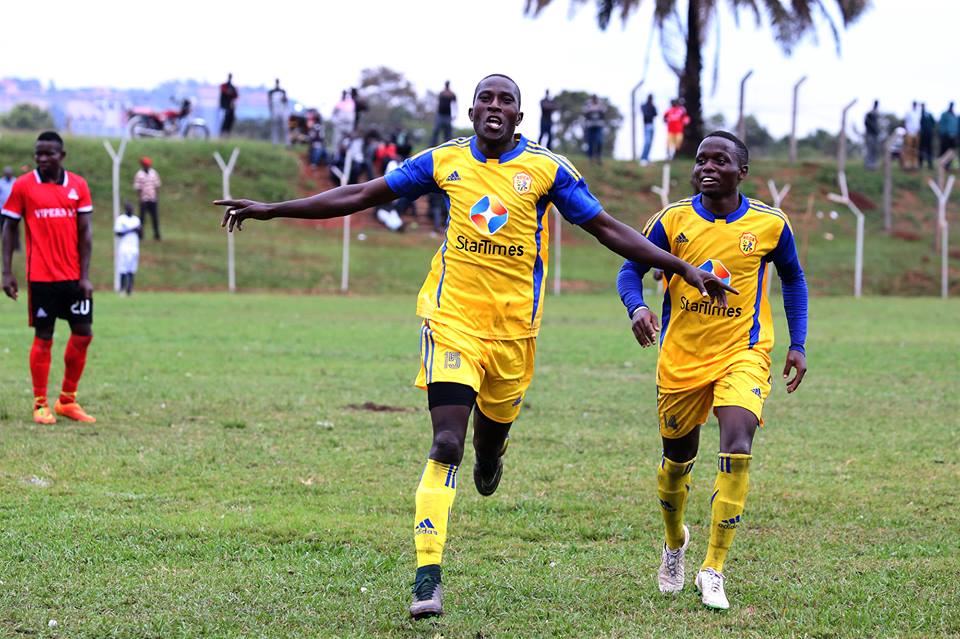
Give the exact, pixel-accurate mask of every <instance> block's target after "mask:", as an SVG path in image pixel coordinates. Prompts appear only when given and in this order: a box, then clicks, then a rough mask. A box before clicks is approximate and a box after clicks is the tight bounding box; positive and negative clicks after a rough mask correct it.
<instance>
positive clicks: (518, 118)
mask: <svg viewBox="0 0 960 639" xmlns="http://www.w3.org/2000/svg"><path fill="white" fill-rule="evenodd" d="M521 122H523V111H518V112H517V124H520V123H521Z"/></svg>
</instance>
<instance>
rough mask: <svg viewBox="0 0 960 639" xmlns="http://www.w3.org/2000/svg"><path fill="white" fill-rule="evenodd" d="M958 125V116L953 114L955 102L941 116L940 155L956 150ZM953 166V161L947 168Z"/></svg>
mask: <svg viewBox="0 0 960 639" xmlns="http://www.w3.org/2000/svg"><path fill="white" fill-rule="evenodd" d="M957 125H958V121H957V114H956V113H954V112H953V102H951V103H950V105H949V106H948V107H947V110H946V111H944V112H943V113H942V114H941V115H940V124H939V129H940V155H943V154H944V153H946V152H947V151H949V150H950V149H955V148H956V146H957V136H958V133H960V131H958V128H960V127H958V126H957ZM952 164H953V160H951V161H950V162H948V163H947V168H948V169H949V168H950V167H951V165H952Z"/></svg>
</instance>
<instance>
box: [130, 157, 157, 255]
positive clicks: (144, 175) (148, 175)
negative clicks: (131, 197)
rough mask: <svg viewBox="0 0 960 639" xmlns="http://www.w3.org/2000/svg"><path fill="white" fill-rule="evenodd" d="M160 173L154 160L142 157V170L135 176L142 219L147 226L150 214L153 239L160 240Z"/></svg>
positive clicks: (135, 188) (134, 186)
mask: <svg viewBox="0 0 960 639" xmlns="http://www.w3.org/2000/svg"><path fill="white" fill-rule="evenodd" d="M161 184H162V183H161V182H160V174H159V173H157V170H156V169H154V168H153V160H151V159H150V158H148V157H147V156H143V157H142V158H140V170H139V171H137V173H136V175H134V176H133V189H134V190H135V191H136V192H137V196H138V197H139V199H140V220H141V222H143V223H144V226H146V222H145V220H146V217H147V215H148V214H149V215H150V220H151V222H152V223H153V239H155V240H157V241H158V242H159V241H160V214H159V213H158V212H157V191H158V190H159V189H160V185H161Z"/></svg>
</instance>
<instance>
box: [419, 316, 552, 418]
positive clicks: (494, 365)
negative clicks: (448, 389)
mask: <svg viewBox="0 0 960 639" xmlns="http://www.w3.org/2000/svg"><path fill="white" fill-rule="evenodd" d="M536 351H537V339H536V338H535V337H527V338H523V339H513V340H492V339H484V338H481V337H475V336H473V335H469V334H467V333H464V332H463V331H458V330H457V329H455V328H453V327H451V326H447V325H443V324H437V323H436V322H431V321H430V320H425V321H424V322H423V325H422V326H421V327H420V372H419V373H418V374H417V380H416V382H414V385H416V386H417V387H418V388H423V389H426V388H427V384H433V383H434V382H452V383H454V384H464V385H466V386H469V387H470V388H472V389H473V390H474V391H476V393H477V408H478V409H480V411H481V412H482V413H483V414H484V415H486V416H487V417H489V418H490V419H492V420H493V421H496V422H500V423H502V424H508V423H510V422H512V421H514V420H515V419H516V418H517V415H519V414H520V404H521V403H522V402H523V396H524V393H526V392H527V388H528V387H529V386H530V381H531V380H532V379H533V360H534V356H535V355H536Z"/></svg>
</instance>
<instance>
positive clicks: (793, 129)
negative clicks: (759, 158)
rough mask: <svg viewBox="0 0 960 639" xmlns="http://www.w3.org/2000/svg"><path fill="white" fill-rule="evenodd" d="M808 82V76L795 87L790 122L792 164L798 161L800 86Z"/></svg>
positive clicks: (798, 81)
mask: <svg viewBox="0 0 960 639" xmlns="http://www.w3.org/2000/svg"><path fill="white" fill-rule="evenodd" d="M806 81H807V76H803V77H802V78H800V79H799V80H797V83H796V84H794V85H793V109H792V111H791V113H792V116H791V120H790V164H795V163H796V161H797V105H798V104H799V94H800V85H801V84H803V83H804V82H806Z"/></svg>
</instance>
